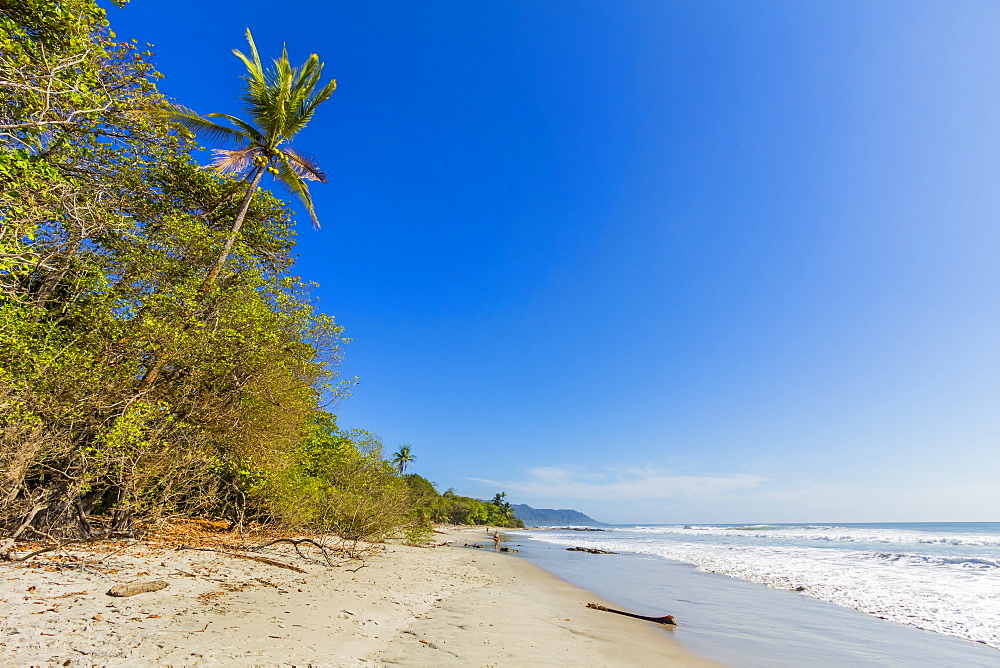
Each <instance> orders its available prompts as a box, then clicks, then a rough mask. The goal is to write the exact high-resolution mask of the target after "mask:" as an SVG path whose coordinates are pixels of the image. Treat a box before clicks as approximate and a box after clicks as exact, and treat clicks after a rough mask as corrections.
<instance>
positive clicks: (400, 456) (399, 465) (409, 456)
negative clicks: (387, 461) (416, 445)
mask: <svg viewBox="0 0 1000 668" xmlns="http://www.w3.org/2000/svg"><path fill="white" fill-rule="evenodd" d="M415 459H416V457H415V456H414V454H413V452H411V450H410V446H409V445H407V444H405V443H404V444H402V445H400V446H399V450H398V451H397V452H395V453H394V454H393V455H392V463H393V464H394V465H395V467H396V470H398V471H399V475H403V474H404V473H406V469H407V468H408V467H409V465H410V462H412V461H413V460H415Z"/></svg>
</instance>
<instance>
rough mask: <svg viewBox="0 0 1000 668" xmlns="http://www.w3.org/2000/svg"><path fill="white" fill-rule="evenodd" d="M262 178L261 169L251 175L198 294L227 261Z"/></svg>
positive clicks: (208, 285) (207, 285)
mask: <svg viewBox="0 0 1000 668" xmlns="http://www.w3.org/2000/svg"><path fill="white" fill-rule="evenodd" d="M262 176H264V169H263V168H262V167H258V168H257V173H256V174H254V175H253V178H252V179H251V180H250V185H249V186H247V194H246V195H244V196H243V203H242V204H240V210H239V213H237V214H236V220H234V221H233V226H232V227H231V228H230V229H229V236H228V237H227V238H226V243H225V245H224V246H223V247H222V253H220V254H219V259H218V260H216V261H215V265H214V266H213V267H212V270H211V271H210V272H208V276H206V277H205V280H204V281H203V282H202V284H201V287H199V288H198V292H200V293H201V294H206V293H207V292H208V291H209V290H210V289H211V288H212V285H213V284H214V283H215V279H217V278H218V277H219V272H221V271H222V267H223V265H225V264H226V260H227V259H229V253H230V252H231V251H232V250H233V244H235V243H236V237H238V236H239V234H240V230H241V229H243V219H244V218H246V215H247V210H249V209H250V200H251V199H253V194H254V192H256V190H257V184H258V183H260V179H261V177H262Z"/></svg>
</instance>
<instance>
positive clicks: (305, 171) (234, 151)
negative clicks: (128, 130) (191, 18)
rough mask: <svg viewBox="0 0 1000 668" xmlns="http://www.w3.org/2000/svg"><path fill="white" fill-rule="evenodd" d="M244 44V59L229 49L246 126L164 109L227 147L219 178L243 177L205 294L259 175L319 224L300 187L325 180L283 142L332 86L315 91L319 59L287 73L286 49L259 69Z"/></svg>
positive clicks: (253, 51) (253, 48)
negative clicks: (237, 64)
mask: <svg viewBox="0 0 1000 668" xmlns="http://www.w3.org/2000/svg"><path fill="white" fill-rule="evenodd" d="M247 42H249V43H250V56H249V57H248V56H246V55H244V54H243V53H242V52H241V51H239V50H238V49H233V53H234V54H236V56H237V57H238V58H239V59H240V60H242V61H243V64H244V65H245V66H246V69H247V73H246V76H244V77H243V80H244V81H245V82H246V84H247V92H246V95H244V96H243V97H242V98H241V99H242V100H243V101H244V102H245V103H246V111H247V113H248V114H249V117H250V119H251V122H247V121H245V120H243V119H240V118H237V117H236V116H232V115H230V114H221V113H212V114H205V115H204V116H202V115H199V114H197V113H195V112H194V111H192V110H190V109H188V108H187V107H183V106H180V105H172V106H171V107H170V115H171V117H172V118H173V119H174V120H176V121H178V122H179V123H181V124H182V125H183V126H184V127H186V128H187V129H188V130H191V131H193V132H200V133H202V134H204V135H206V136H208V137H210V138H211V139H214V140H215V141H218V142H220V143H225V144H229V145H230V146H232V147H233V148H229V149H223V148H220V149H214V151H213V152H214V154H215V160H214V162H213V163H212V166H213V167H215V168H216V169H217V170H219V171H221V172H229V173H236V174H243V175H244V176H243V178H244V180H245V181H246V182H247V184H248V186H247V191H246V194H245V196H244V198H243V202H242V204H241V206H240V208H239V211H238V212H237V215H236V218H235V219H234V222H233V225H232V228H231V229H230V233H229V237H228V238H227V240H226V245H225V248H224V249H223V252H222V254H221V256H220V258H219V260H218V261H217V262H216V266H215V267H214V268H213V270H212V272H211V274H210V275H209V277H208V279H206V284H207V285H206V286H205V288H206V289H207V287H210V285H211V283H212V282H214V281H215V278H216V277H217V276H218V273H219V271H220V270H221V268H222V265H223V264H225V260H226V258H227V257H228V255H229V251H230V250H231V249H232V246H233V243H234V242H235V240H236V237H237V236H238V235H239V231H240V229H241V227H242V226H243V219H244V218H245V217H246V213H247V209H249V207H250V200H251V198H252V197H253V193H254V191H255V190H256V189H257V185H258V184H259V183H260V179H261V177H262V176H263V175H264V172H268V173H270V174H272V175H273V176H274V177H275V178H276V179H277V180H278V181H280V182H281V183H282V184H284V185H285V187H287V188H288V189H289V190H290V191H291V192H292V193H294V194H295V195H296V196H297V197H298V198H299V199H300V200H302V203H303V204H304V205H305V208H306V211H308V212H309V217H310V218H311V219H312V223H313V227H315V228H317V229H318V228H319V218H317V217H316V211H315V209H314V208H313V201H312V196H311V195H310V194H309V187H308V186H307V185H306V181H321V182H325V181H326V175H325V174H324V173H323V172H322V171H320V169H319V167H318V166H317V165H316V163H315V162H313V161H312V160H310V159H309V158H307V157H305V156H304V155H302V154H301V153H299V152H298V151H296V150H295V149H293V148H292V147H291V146H289V145H288V142H289V141H290V140H291V139H292V137H294V136H295V135H296V134H297V133H298V132H299V131H300V130H302V129H303V128H304V127H306V125H307V124H308V123H309V121H310V119H312V117H313V114H314V113H315V112H316V108H317V107H318V106H319V105H320V104H322V103H323V102H324V101H325V100H327V99H328V98H329V97H330V96H331V95H332V94H333V91H335V90H336V89H337V80H336V79H332V80H330V81H329V82H327V83H326V84H325V85H323V86H321V85H320V79H321V78H322V75H323V63H322V62H320V59H319V56H318V55H316V54H315V53H314V54H312V55H310V56H309V58H308V59H307V60H306V62H304V63H303V64H302V65H301V66H299V67H292V66H291V64H290V63H289V62H288V50H287V48H283V49H282V51H281V57H280V58H275V59H274V66H273V67H269V68H266V69H265V67H264V65H263V64H262V63H261V60H260V54H259V53H258V52H257V45H256V44H254V41H253V35H252V34H251V33H250V29H249V28H248V29H247ZM210 118H222V119H225V120H226V121H228V122H229V123H230V124H231V125H232V127H230V126H227V125H220V124H219V123H216V122H215V121H212V120H209V119H210Z"/></svg>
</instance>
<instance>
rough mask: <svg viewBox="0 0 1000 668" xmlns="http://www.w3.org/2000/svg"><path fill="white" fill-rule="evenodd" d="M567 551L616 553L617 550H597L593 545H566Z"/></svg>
mask: <svg viewBox="0 0 1000 668" xmlns="http://www.w3.org/2000/svg"><path fill="white" fill-rule="evenodd" d="M566 549H567V550H568V551H569V552H587V553H589V554H618V553H617V552H608V551H606V550H598V549H597V548H594V547H567V548H566Z"/></svg>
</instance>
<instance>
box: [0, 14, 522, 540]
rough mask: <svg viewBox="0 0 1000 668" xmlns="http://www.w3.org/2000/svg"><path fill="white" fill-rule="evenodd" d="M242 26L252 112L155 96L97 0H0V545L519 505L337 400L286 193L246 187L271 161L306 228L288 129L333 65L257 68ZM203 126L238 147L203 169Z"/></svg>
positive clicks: (335, 354)
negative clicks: (390, 446) (394, 447)
mask: <svg viewBox="0 0 1000 668" xmlns="http://www.w3.org/2000/svg"><path fill="white" fill-rule="evenodd" d="M248 38H249V40H250V42H249V44H250V47H251V49H250V53H249V54H248V55H243V54H237V55H239V56H240V57H241V59H243V61H244V63H245V64H246V66H247V72H248V74H247V77H246V80H247V97H246V98H244V100H245V101H247V102H248V104H250V106H251V107H253V105H254V104H256V105H258V106H257V109H258V110H259V111H260V113H259V114H257V113H255V114H253V118H252V119H251V120H250V121H242V120H241V119H233V118H232V117H224V120H227V121H229V123H228V124H226V125H222V124H216V123H215V122H214V121H213V120H212V118H215V117H220V116H219V115H212V114H210V115H208V116H207V117H205V116H199V115H198V114H196V113H194V112H192V111H190V110H188V109H185V108H183V107H180V106H177V105H173V104H170V103H169V102H168V101H167V100H165V99H164V97H163V96H162V95H161V94H160V93H159V92H158V90H157V86H156V81H157V79H158V78H159V77H160V75H159V74H158V73H157V72H156V70H155V68H154V67H153V64H152V63H151V60H150V59H151V56H152V54H151V53H150V52H149V51H147V50H144V49H143V48H142V47H141V46H139V45H138V44H137V43H136V42H135V41H134V40H133V41H121V40H119V38H118V37H117V36H116V35H115V33H114V32H113V31H112V29H111V28H110V26H109V25H108V22H107V19H106V16H105V13H104V11H103V10H102V9H101V8H99V7H98V6H97V4H96V3H95V2H94V1H93V0H59V1H58V2H52V1H46V0H0V529H2V530H3V531H4V532H5V534H6V536H7V538H6V542H5V543H4V545H3V546H2V549H0V552H3V553H6V552H9V551H10V549H11V546H12V545H13V544H14V541H15V540H18V539H26V538H32V539H38V538H47V539H50V540H60V539H61V540H65V539H69V538H86V537H89V536H93V535H99V534H100V535H108V534H109V533H110V534H115V533H117V534H130V533H133V532H134V531H135V529H136V523H137V522H139V521H140V520H142V521H148V520H155V519H157V518H164V517H169V516H177V515H193V516H205V517H216V518H226V519H229V520H230V521H232V523H233V524H234V526H236V525H240V524H243V523H245V522H247V521H250V520H253V521H261V522H270V523H274V524H278V525H281V526H287V527H290V528H292V527H302V528H310V529H313V530H316V531H329V532H334V533H337V534H339V535H342V536H346V537H353V538H356V539H366V540H378V539H381V538H384V537H386V536H388V535H390V534H392V533H393V532H396V531H398V530H399V529H400V527H404V526H408V525H409V526H419V525H421V524H425V523H427V522H431V521H450V522H466V523H484V524H485V523H490V524H495V525H507V524H516V522H517V521H516V520H515V519H514V517H513V514H512V513H511V511H510V506H509V504H506V501H505V500H504V499H503V497H502V495H498V496H497V498H496V499H494V501H493V502H489V503H487V502H484V501H478V500H476V499H468V498H465V497H458V496H455V495H454V493H453V492H451V491H448V492H445V493H444V494H443V495H442V494H438V493H437V491H436V490H435V489H434V487H433V485H431V484H430V483H429V482H428V481H427V480H425V479H423V478H421V477H420V476H417V475H414V474H406V473H405V468H406V466H407V465H408V463H409V462H410V461H411V460H412V459H414V457H413V456H412V453H410V451H409V447H408V446H404V447H406V450H405V451H403V450H402V449H401V451H400V453H397V456H396V459H395V460H394V462H395V464H394V463H393V462H390V461H387V460H386V457H385V453H384V449H383V445H382V443H381V442H380V441H379V439H378V438H377V437H375V436H374V435H372V434H369V433H367V432H362V431H343V430H340V429H339V428H338V427H337V423H336V419H335V417H334V416H333V415H332V414H331V413H330V412H328V410H327V409H328V408H329V406H330V405H332V403H334V402H335V401H336V400H337V399H338V398H340V397H342V396H343V395H345V394H346V393H347V392H348V391H349V389H350V387H351V385H352V381H351V380H343V379H340V378H339V377H338V373H337V367H338V363H339V361H340V359H341V355H342V352H343V345H344V339H343V338H342V333H343V329H342V327H341V325H340V324H338V323H336V322H335V321H334V320H333V319H332V318H330V317H328V316H326V315H324V314H323V313H321V312H319V311H317V310H316V309H315V308H314V306H313V304H312V302H311V299H310V288H311V287H312V285H311V284H310V283H309V282H308V281H305V280H303V279H300V278H299V277H298V276H295V275H293V274H292V272H291V269H292V265H293V256H292V249H293V245H294V237H295V233H294V228H293V222H294V221H293V211H292V209H291V208H290V207H289V206H288V205H287V204H286V203H285V202H283V201H281V200H280V199H278V198H276V197H275V196H274V195H272V194H271V193H270V192H269V191H268V190H267V189H265V188H263V187H260V186H261V184H262V178H263V177H264V176H265V175H268V174H270V175H271V176H273V177H274V179H276V180H280V181H283V182H284V183H285V184H286V185H287V186H288V187H289V189H290V190H291V191H292V192H293V193H294V194H297V195H299V196H300V198H301V199H302V201H303V202H304V203H305V205H306V210H307V212H308V213H309V215H310V217H311V218H312V220H313V222H314V224H316V225H318V223H319V219H318V217H317V214H316V212H315V211H314V210H313V208H312V205H311V199H310V198H309V191H308V188H307V187H306V181H308V180H318V181H323V180H324V177H323V175H322V172H320V171H319V170H318V168H316V166H315V165H313V164H311V163H309V162H308V161H307V160H306V159H305V158H303V157H302V156H301V155H300V154H298V153H296V152H295V151H294V150H292V149H291V148H290V147H288V145H287V143H283V142H285V141H286V140H288V139H290V138H291V136H292V135H294V134H295V132H297V131H298V130H300V129H301V128H302V127H304V126H305V124H306V123H307V122H308V120H309V118H310V117H311V115H312V113H313V112H314V111H315V110H316V108H317V107H318V105H319V104H320V103H322V102H323V101H324V100H326V99H327V98H328V97H330V95H331V94H332V93H333V90H334V88H335V83H334V82H333V81H328V82H326V83H324V82H323V81H322V69H323V66H322V63H320V62H319V61H318V58H316V57H315V56H313V57H311V58H310V59H309V60H308V61H307V62H306V63H304V64H303V65H302V66H300V67H298V68H295V67H292V66H291V65H290V64H289V63H288V60H287V56H285V55H282V57H281V58H279V59H276V60H275V65H274V66H273V67H272V66H270V65H269V64H268V65H266V66H265V65H262V64H261V60H260V58H259V57H258V55H257V51H256V47H255V46H254V44H253V41H252V37H251V36H250V35H249V33H248ZM284 84H288V85H287V86H286V85H284ZM284 89H287V90H290V91H291V93H288V94H287V95H285V97H282V94H281V90H284ZM286 92H287V91H286ZM289 110H291V111H290V112H289ZM285 112H289V113H293V115H294V114H298V116H297V117H296V118H295V119H292V120H288V118H287V114H285ZM268 114H271V115H270V116H269V115H268ZM282 114H284V116H283V115H282ZM201 139H212V140H220V139H221V140H223V141H224V142H227V143H226V145H227V146H229V147H230V148H229V149H221V150H217V151H216V155H217V160H216V162H215V164H214V167H215V169H205V168H203V167H202V166H200V165H199V164H197V163H196V162H195V160H194V159H193V157H192V152H193V151H194V150H195V149H197V148H200V144H199V143H197V142H198V141H199V140H201ZM400 458H401V459H402V464H401V462H400Z"/></svg>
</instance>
